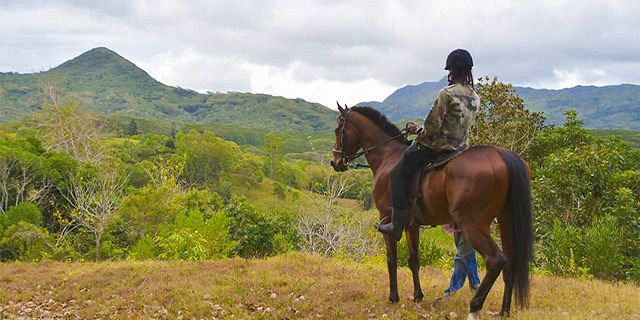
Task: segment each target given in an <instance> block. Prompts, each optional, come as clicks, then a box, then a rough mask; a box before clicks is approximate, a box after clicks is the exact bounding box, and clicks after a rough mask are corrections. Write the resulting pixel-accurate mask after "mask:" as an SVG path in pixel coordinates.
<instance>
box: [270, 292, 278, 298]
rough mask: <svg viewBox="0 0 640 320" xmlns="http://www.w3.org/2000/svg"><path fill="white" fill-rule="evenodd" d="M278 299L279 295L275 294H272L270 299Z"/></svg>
mask: <svg viewBox="0 0 640 320" xmlns="http://www.w3.org/2000/svg"><path fill="white" fill-rule="evenodd" d="M277 297H278V295H277V294H276V293H275V292H271V294H270V295H269V298H271V299H275V298H277Z"/></svg>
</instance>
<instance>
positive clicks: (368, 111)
mask: <svg viewBox="0 0 640 320" xmlns="http://www.w3.org/2000/svg"><path fill="white" fill-rule="evenodd" d="M349 110H351V111H354V112H357V113H359V114H361V115H363V116H365V117H367V119H369V120H371V121H372V122H373V123H375V124H376V125H377V126H378V127H380V129H382V131H384V133H386V134H387V135H389V136H390V137H394V136H397V135H399V134H401V133H402V132H400V129H398V127H397V126H396V125H395V124H393V123H391V121H389V119H387V117H385V116H384V115H383V114H382V113H380V111H378V110H376V109H374V108H371V107H366V106H355V107H351V109H349ZM396 140H398V141H400V142H402V143H404V144H406V145H409V144H411V141H409V140H407V137H406V136H403V135H401V136H399V137H398V138H396Z"/></svg>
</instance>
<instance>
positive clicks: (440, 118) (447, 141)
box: [375, 49, 480, 241]
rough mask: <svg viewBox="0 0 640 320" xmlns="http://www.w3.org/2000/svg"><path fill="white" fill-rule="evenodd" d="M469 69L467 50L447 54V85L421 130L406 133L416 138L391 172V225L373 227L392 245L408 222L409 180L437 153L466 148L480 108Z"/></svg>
mask: <svg viewBox="0 0 640 320" xmlns="http://www.w3.org/2000/svg"><path fill="white" fill-rule="evenodd" d="M471 67H473V60H472V59H471V55H470V54H469V52H468V51H467V50H464V49H456V50H453V51H452V52H451V53H449V56H447V62H446V66H445V68H444V69H445V70H448V71H449V76H448V79H449V85H448V86H447V87H445V88H443V89H441V90H440V91H439V92H438V96H437V97H436V100H435V101H434V102H433V106H432V107H431V112H429V115H427V118H426V119H425V120H424V126H417V125H415V124H411V125H410V126H409V132H411V133H417V134H418V137H417V138H416V140H415V141H414V142H413V143H412V144H411V145H410V146H409V147H408V148H407V150H406V151H405V152H404V153H403V155H402V158H401V159H400V161H398V163H397V164H396V166H395V167H394V168H393V170H392V171H391V175H390V181H391V222H389V223H387V224H383V225H378V224H376V225H375V227H376V228H377V229H378V230H379V231H380V232H382V233H384V234H387V235H389V236H391V237H392V238H393V239H394V240H396V241H398V240H400V238H401V237H402V231H403V230H404V227H405V226H406V225H407V222H408V216H409V215H408V214H407V203H406V190H407V184H408V182H409V180H410V179H411V176H413V175H414V174H415V173H416V171H418V170H419V169H420V168H422V166H423V165H424V164H425V163H427V162H432V161H433V160H435V159H436V157H437V156H438V155H439V154H440V153H441V152H451V151H457V150H465V149H467V148H468V143H467V141H468V133H469V127H470V126H471V124H472V123H473V120H474V118H475V114H476V111H477V110H478V108H479V106H480V98H479V97H478V95H477V94H476V92H475V91H474V90H473V89H474V87H473V75H472V74H471Z"/></svg>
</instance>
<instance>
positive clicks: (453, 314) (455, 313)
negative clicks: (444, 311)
mask: <svg viewBox="0 0 640 320" xmlns="http://www.w3.org/2000/svg"><path fill="white" fill-rule="evenodd" d="M449 318H450V319H456V318H458V313H457V312H455V311H451V312H449Z"/></svg>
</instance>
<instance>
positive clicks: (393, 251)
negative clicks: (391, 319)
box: [384, 235, 400, 303]
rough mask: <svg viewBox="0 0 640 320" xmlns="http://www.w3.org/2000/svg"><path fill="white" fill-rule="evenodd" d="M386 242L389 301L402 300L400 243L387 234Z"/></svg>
mask: <svg viewBox="0 0 640 320" xmlns="http://www.w3.org/2000/svg"><path fill="white" fill-rule="evenodd" d="M384 242H385V244H386V245H387V270H388V271H389V302H391V303H396V302H398V301H400V296H399V295H398V243H397V242H396V241H395V240H393V239H391V237H389V236H387V235H385V236H384Z"/></svg>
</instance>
